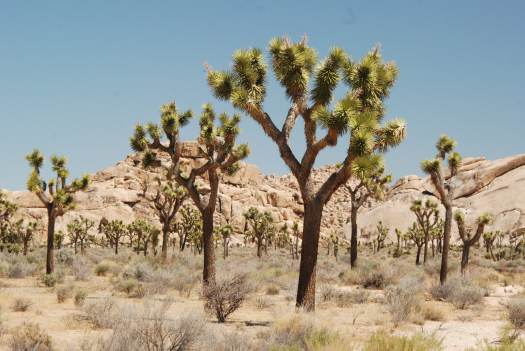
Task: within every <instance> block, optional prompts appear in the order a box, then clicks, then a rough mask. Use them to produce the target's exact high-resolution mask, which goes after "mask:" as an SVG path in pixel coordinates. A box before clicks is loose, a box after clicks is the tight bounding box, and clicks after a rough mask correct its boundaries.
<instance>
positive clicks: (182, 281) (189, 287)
mask: <svg viewBox="0 0 525 351" xmlns="http://www.w3.org/2000/svg"><path fill="white" fill-rule="evenodd" d="M199 281H200V278H199V276H198V275H197V274H195V273H194V272H189V271H188V272H178V274H176V275H174V277H173V280H172V281H171V284H172V286H173V288H174V289H175V290H177V292H178V293H179V295H180V296H186V297H190V295H191V292H192V291H193V289H194V288H195V285H197V284H198V283H199Z"/></svg>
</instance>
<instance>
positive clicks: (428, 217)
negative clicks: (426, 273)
mask: <svg viewBox="0 0 525 351" xmlns="http://www.w3.org/2000/svg"><path fill="white" fill-rule="evenodd" d="M437 206H438V205H437V203H435V202H433V201H431V200H427V201H425V203H424V204H423V201H421V200H414V201H413V202H412V206H410V211H412V212H413V213H414V214H415V215H416V218H417V225H418V226H419V229H421V232H423V241H424V243H423V245H424V249H423V263H426V262H427V257H428V241H429V240H431V239H432V238H431V234H432V230H434V228H436V227H437V226H438V225H439V210H438V207H437ZM432 240H433V239H432ZM416 263H417V264H419V257H418V260H417V262H416Z"/></svg>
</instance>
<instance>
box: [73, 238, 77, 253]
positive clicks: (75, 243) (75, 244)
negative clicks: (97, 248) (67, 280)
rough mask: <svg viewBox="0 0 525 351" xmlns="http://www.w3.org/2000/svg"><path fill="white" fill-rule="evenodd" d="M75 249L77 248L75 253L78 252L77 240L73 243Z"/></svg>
mask: <svg viewBox="0 0 525 351" xmlns="http://www.w3.org/2000/svg"><path fill="white" fill-rule="evenodd" d="M73 249H74V250H75V255H76V254H77V240H75V242H74V243H73Z"/></svg>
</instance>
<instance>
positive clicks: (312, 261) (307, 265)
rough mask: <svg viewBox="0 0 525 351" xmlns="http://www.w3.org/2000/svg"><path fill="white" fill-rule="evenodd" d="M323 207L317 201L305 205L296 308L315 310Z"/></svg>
mask: <svg viewBox="0 0 525 351" xmlns="http://www.w3.org/2000/svg"><path fill="white" fill-rule="evenodd" d="M322 213H323V207H322V205H321V204H320V203H316V201H315V200H313V201H310V202H306V201H305V204H304V220H303V245H302V247H301V263H300V266H299V284H298V286H297V299H296V307H298V308H303V309H304V310H305V311H314V310H315V278H316V270H317V253H318V248H319V232H320V230H321V216H322Z"/></svg>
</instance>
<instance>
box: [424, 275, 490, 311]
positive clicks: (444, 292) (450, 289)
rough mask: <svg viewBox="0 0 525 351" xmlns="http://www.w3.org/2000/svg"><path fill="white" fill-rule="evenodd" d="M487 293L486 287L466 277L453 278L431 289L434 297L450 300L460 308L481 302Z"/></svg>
mask: <svg viewBox="0 0 525 351" xmlns="http://www.w3.org/2000/svg"><path fill="white" fill-rule="evenodd" d="M486 293H487V292H486V290H485V289H483V288H481V287H480V286H478V285H477V284H475V283H474V282H472V281H471V280H468V279H465V278H456V279H451V280H449V281H448V282H447V283H445V284H444V285H436V286H433V287H432V288H431V289H430V294H431V295H432V297H433V298H434V299H436V300H443V301H447V302H450V303H452V304H453V305H454V306H456V308H459V309H465V308H467V307H469V306H472V305H475V304H478V303H480V302H481V301H482V299H483V296H486Z"/></svg>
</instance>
